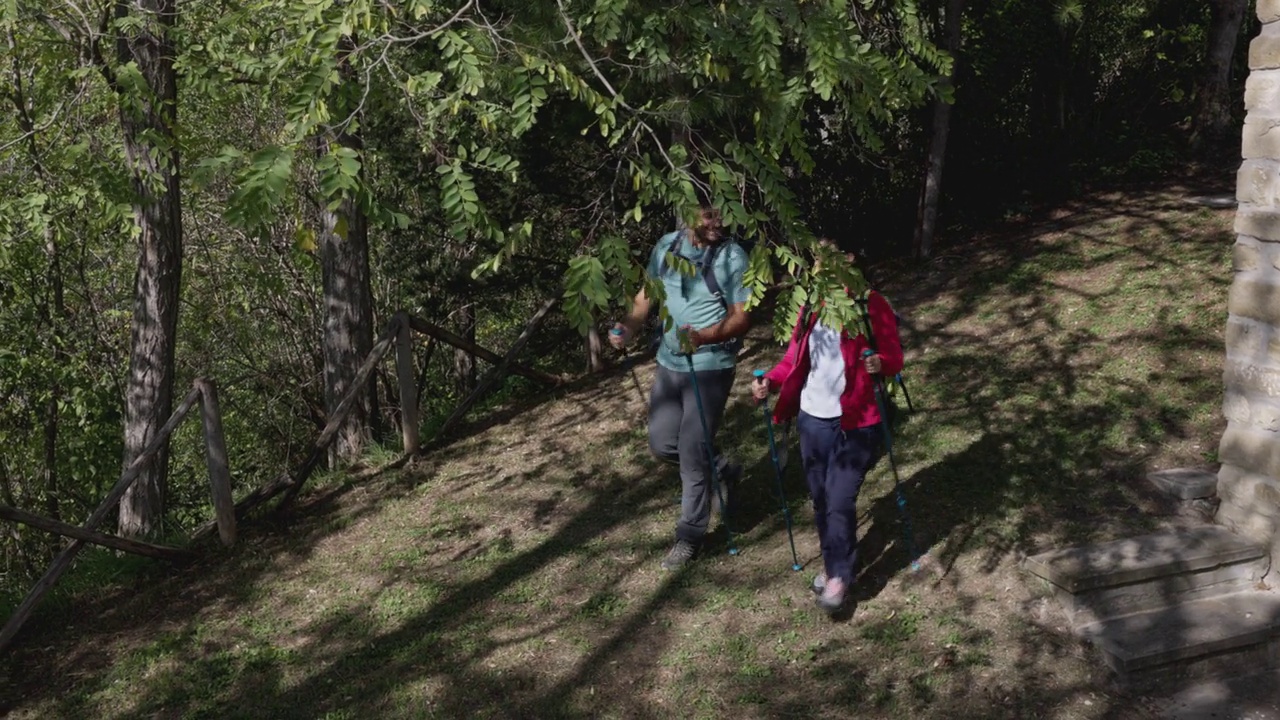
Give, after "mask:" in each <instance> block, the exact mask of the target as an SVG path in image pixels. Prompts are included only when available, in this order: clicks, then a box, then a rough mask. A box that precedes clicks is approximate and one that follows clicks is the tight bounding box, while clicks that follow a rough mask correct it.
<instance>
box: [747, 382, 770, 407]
mask: <svg viewBox="0 0 1280 720" xmlns="http://www.w3.org/2000/svg"><path fill="white" fill-rule="evenodd" d="M771 389H772V385H771V383H770V382H769V378H763V377H758V378H756V379H755V380H753V381H752V382H751V397H753V398H755V399H756V402H762V401H763V400H764V399H765V398H767V397H769V391H770V390H771Z"/></svg>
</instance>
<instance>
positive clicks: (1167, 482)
mask: <svg viewBox="0 0 1280 720" xmlns="http://www.w3.org/2000/svg"><path fill="white" fill-rule="evenodd" d="M1147 481H1148V482H1150V483H1151V484H1152V485H1155V486H1156V489H1158V490H1159V491H1160V492H1162V493H1164V494H1166V495H1169V496H1170V497H1174V498H1177V499H1178V500H1198V499H1200V498H1209V497H1213V496H1214V495H1216V494H1217V492H1218V476H1217V474H1216V473H1212V472H1209V471H1207V470H1199V469H1196V468H1174V469H1172V470H1159V471H1157V472H1153V473H1148V474H1147Z"/></svg>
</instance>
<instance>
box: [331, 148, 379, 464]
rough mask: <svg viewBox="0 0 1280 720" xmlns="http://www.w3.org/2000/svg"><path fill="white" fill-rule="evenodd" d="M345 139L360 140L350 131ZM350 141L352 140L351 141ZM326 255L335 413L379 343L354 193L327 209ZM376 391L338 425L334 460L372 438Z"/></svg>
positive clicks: (366, 238) (361, 216)
mask: <svg viewBox="0 0 1280 720" xmlns="http://www.w3.org/2000/svg"><path fill="white" fill-rule="evenodd" d="M342 142H343V143H344V144H346V143H349V142H350V143H353V144H355V142H356V141H355V140H354V138H350V137H349V136H345V137H344V138H343V139H342ZM348 146H349V147H350V145H348ZM321 222H322V226H323V232H322V233H321V239H320V255H321V266H322V274H323V278H324V304H325V319H324V378H325V383H324V400H325V410H326V411H327V412H328V413H329V414H330V415H332V414H333V413H334V411H335V410H336V409H337V407H338V403H340V402H341V401H342V398H343V397H344V396H345V395H346V394H347V390H348V389H349V388H350V387H351V384H352V381H353V380H354V379H355V374H356V369H357V368H359V366H360V363H361V362H362V361H363V360H364V358H365V356H366V355H368V354H369V350H370V349H371V348H372V347H373V333H372V329H373V302H372V298H371V297H370V289H369V236H368V226H367V224H366V221H365V216H364V213H363V212H362V211H361V210H360V208H359V207H358V206H357V205H356V203H355V202H354V201H352V200H350V199H347V200H343V201H342V205H341V206H339V208H338V211H337V212H330V211H328V210H325V211H323V212H322V214H321ZM369 384H370V392H368V393H365V394H363V395H362V396H361V397H360V399H359V400H358V401H357V402H356V403H355V405H354V407H352V409H351V412H350V413H349V414H348V415H347V417H346V419H345V420H344V421H343V423H342V427H341V428H340V429H339V430H338V437H337V440H336V441H335V442H334V444H333V452H332V453H331V455H330V460H331V462H333V463H339V462H346V461H350V460H352V459H354V458H355V457H357V456H358V455H359V454H360V452H361V450H362V449H363V448H364V445H365V443H366V441H367V440H368V433H369V418H370V415H371V414H372V412H373V390H372V388H373V387H374V386H373V383H372V378H371V379H370V383H369Z"/></svg>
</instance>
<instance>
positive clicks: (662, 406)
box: [649, 365, 734, 543]
mask: <svg viewBox="0 0 1280 720" xmlns="http://www.w3.org/2000/svg"><path fill="white" fill-rule="evenodd" d="M733 375H734V369H733V368H729V369H727V370H703V371H699V372H698V391H699V392H700V393H701V394H702V409H703V411H704V412H705V413H706V421H707V432H709V433H711V437H710V438H704V437H703V434H702V421H701V420H699V419H698V400H697V398H695V397H694V395H693V378H691V377H690V376H689V373H687V372H676V371H674V370H671V369H669V368H665V367H663V366H661V365H659V366H658V370H657V375H656V377H655V378H654V381H653V390H652V391H651V392H650V394H649V450H650V451H651V452H652V453H653V454H654V456H655V457H657V458H658V459H659V460H663V461H665V462H668V463H671V464H677V463H678V464H679V465H680V485H681V493H680V498H681V499H680V522H678V523H677V524H676V538H678V539H680V540H686V541H688V542H691V543H697V542H698V541H700V540H702V536H703V535H706V533H707V526H708V525H709V524H710V522H711V494H712V492H713V490H712V488H711V473H710V468H709V467H708V465H707V449H706V446H705V445H704V444H703V441H704V440H708V441H710V442H713V443H714V441H715V436H716V430H718V429H719V428H720V421H721V420H722V419H724V407H725V404H726V403H727V402H728V401H729V390H730V388H732V387H733ZM713 452H714V449H713ZM726 465H727V461H726V460H725V458H724V456H723V455H720V453H719V452H716V470H717V471H718V472H722V471H723V470H724V468H725V466H726ZM722 476H723V475H722Z"/></svg>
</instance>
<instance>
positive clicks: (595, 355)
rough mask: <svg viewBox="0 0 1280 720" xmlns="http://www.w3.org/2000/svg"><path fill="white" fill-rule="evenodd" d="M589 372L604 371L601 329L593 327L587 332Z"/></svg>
mask: <svg viewBox="0 0 1280 720" xmlns="http://www.w3.org/2000/svg"><path fill="white" fill-rule="evenodd" d="M586 346H587V372H589V373H598V372H600V371H601V370H604V356H603V355H601V351H602V349H603V345H602V343H601V342H600V328H598V327H596V326H595V325H592V326H591V327H590V329H588V330H587V337H586Z"/></svg>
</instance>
